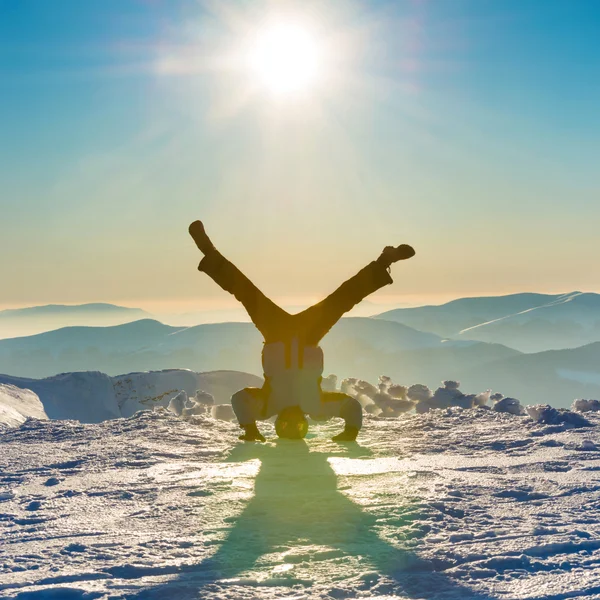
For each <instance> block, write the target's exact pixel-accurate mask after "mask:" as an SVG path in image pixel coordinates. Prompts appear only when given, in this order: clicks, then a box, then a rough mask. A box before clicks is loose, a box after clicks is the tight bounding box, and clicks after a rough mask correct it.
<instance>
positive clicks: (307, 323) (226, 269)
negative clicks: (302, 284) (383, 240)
mask: <svg viewBox="0 0 600 600" xmlns="http://www.w3.org/2000/svg"><path fill="white" fill-rule="evenodd" d="M198 269H199V270H200V271H203V272H204V273H206V274H207V275H208V276H210V277H211V278H212V279H213V281H214V282H215V283H217V284H218V285H219V286H221V287H222V288H223V289H224V290H225V291H227V292H229V293H230V294H233V295H234V296H235V297H236V299H237V300H239V301H240V302H241V303H242V304H243V305H244V308H245V309H246V311H247V312H248V314H249V315H250V318H251V319H252V322H253V323H254V325H256V328H257V329H258V330H259V331H260V332H261V333H262V335H263V337H264V339H265V342H266V343H267V344H269V343H272V342H289V341H290V340H291V339H292V338H295V337H297V338H298V339H299V341H300V342H301V343H302V344H304V345H307V346H316V345H317V344H318V343H319V342H320V341H321V339H323V337H324V336H325V335H326V334H327V332H328V331H329V330H330V329H331V328H332V327H333V326H334V325H335V324H336V323H337V322H338V321H339V320H340V318H341V317H342V316H343V315H344V313H346V312H348V311H349V310H351V309H352V308H353V307H354V306H355V305H356V304H358V303H359V302H361V301H362V300H363V299H364V298H366V297H367V296H368V295H369V294H372V293H373V292H375V291H377V290H378V289H380V288H382V287H383V286H385V285H388V284H389V283H392V278H391V276H390V274H389V273H388V271H387V269H386V268H385V267H383V266H382V265H380V264H379V263H378V262H377V261H373V262H372V263H370V264H368V265H367V266H366V267H364V268H363V269H361V270H360V271H359V272H358V273H357V274H356V275H354V277H351V278H350V279H348V281H346V282H345V283H343V284H342V285H341V286H340V287H339V288H338V289H337V290H335V292H333V293H332V294H330V295H329V296H327V298H325V300H322V301H321V302H319V303H318V304H315V305H314V306H311V307H310V308H307V309H306V310H304V311H302V312H301V313H298V314H295V315H290V314H289V313H288V312H286V311H285V310H283V309H282V308H280V307H279V306H277V305H276V304H275V303H274V302H273V301H272V300H270V299H269V298H267V297H266V296H265V295H264V294H263V293H262V292H261V291H260V290H259V289H258V288H257V287H256V286H255V285H254V284H253V283H252V282H251V281H250V280H249V279H248V278H247V277H246V276H245V275H244V274H243V273H242V272H241V271H240V270H239V269H238V268H237V267H236V266H235V265H234V264H233V263H231V262H230V261H228V260H227V259H226V258H225V257H224V256H223V255H222V254H221V253H219V252H218V251H216V250H215V251H214V252H211V253H210V254H208V255H206V256H205V257H204V258H203V259H202V261H201V262H200V265H199V267H198Z"/></svg>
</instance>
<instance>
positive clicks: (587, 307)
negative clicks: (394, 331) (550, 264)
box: [374, 292, 600, 352]
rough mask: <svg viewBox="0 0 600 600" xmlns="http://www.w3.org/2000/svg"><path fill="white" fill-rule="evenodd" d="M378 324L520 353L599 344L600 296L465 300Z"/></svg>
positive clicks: (397, 314) (387, 315)
mask: <svg viewBox="0 0 600 600" xmlns="http://www.w3.org/2000/svg"><path fill="white" fill-rule="evenodd" d="M374 318H377V319H384V320H390V321H396V322H399V323H404V324H405V325H408V326H410V327H414V328H415V329H419V330H420V331H429V332H432V333H436V334H437V335H440V336H447V337H450V338H454V339H471V340H477V341H481V342H489V343H498V344H504V345H506V346H509V347H511V348H515V349H517V350H521V351H522V352H541V351H544V350H549V349H561V348H573V347H578V346H583V345H585V344H588V343H591V342H596V341H600V295H599V294H594V293H583V292H570V293H568V294H556V295H550V294H530V293H527V294H511V295H508V296H493V297H479V298H461V299H458V300H453V301H452V302H448V303H446V304H442V305H440V306H422V307H417V308H399V309H395V310H391V311H387V312H384V313H381V314H379V315H377V316H376V317H374Z"/></svg>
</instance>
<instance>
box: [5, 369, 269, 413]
mask: <svg viewBox="0 0 600 600" xmlns="http://www.w3.org/2000/svg"><path fill="white" fill-rule="evenodd" d="M2 384H5V385H9V386H13V387H17V388H21V389H27V390H31V391H32V392H33V393H34V395H37V397H38V398H39V400H41V403H42V404H43V410H45V413H46V414H47V415H48V417H49V418H51V419H73V420H78V421H81V422H82V423H99V422H101V421H105V420H107V419H115V418H119V417H130V416H131V415H133V414H134V413H136V412H137V411H139V410H142V409H146V408H152V407H156V406H165V407H166V406H168V405H169V402H170V401H171V400H172V399H173V398H175V397H176V396H177V395H178V394H180V393H182V392H184V393H185V394H186V396H187V397H190V398H191V397H196V396H197V394H198V393H200V396H198V398H199V401H200V402H203V403H207V402H209V399H210V398H212V399H213V401H214V400H215V399H216V400H217V402H221V403H225V402H226V403H228V402H229V400H230V398H231V395H232V394H233V393H234V392H235V391H237V390H239V389H241V388H244V387H247V386H257V385H258V386H260V385H262V379H261V378H259V377H256V376H254V375H249V374H247V373H240V372H237V371H213V372H208V373H196V372H194V371H189V370H187V369H167V370H164V371H148V372H143V373H129V374H127V375H119V376H116V377H109V376H108V375H106V374H104V373H99V372H94V371H82V372H78V373H62V374H60V375H55V376H53V377H47V378H45V379H27V378H22V377H11V376H9V375H0V386H2ZM184 403H185V400H184ZM1 405H2V402H1V400H0V406H1ZM182 408H183V407H182ZM179 414H180V413H179ZM26 416H27V415H26ZM31 416H36V417H38V418H41V415H37V414H32V415H31ZM0 420H1V417H0ZM13 420H14V419H13ZM21 420H22V419H21ZM19 422H21V421H19Z"/></svg>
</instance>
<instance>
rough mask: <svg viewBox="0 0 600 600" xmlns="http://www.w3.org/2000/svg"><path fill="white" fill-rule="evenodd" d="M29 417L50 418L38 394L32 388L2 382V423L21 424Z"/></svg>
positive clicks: (0, 389) (0, 400) (0, 388)
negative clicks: (26, 388) (25, 388)
mask: <svg viewBox="0 0 600 600" xmlns="http://www.w3.org/2000/svg"><path fill="white" fill-rule="evenodd" d="M28 417H33V418H35V419H47V418H48V416H47V415H46V413H45V412H44V406H43V405H42V403H41V402H40V399H39V398H38V397H37V395H36V394H34V393H33V392H32V391H31V390H24V389H21V388H18V387H16V386H14V385H6V384H1V383H0V425H1V424H4V425H9V426H15V425H20V424H21V423H23V422H24V421H25V420H26V419H27V418H28Z"/></svg>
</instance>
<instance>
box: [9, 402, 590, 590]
mask: <svg viewBox="0 0 600 600" xmlns="http://www.w3.org/2000/svg"><path fill="white" fill-rule="evenodd" d="M586 418H588V420H589V423H590V424H589V425H588V426H585V427H580V428H578V427H573V424H572V423H567V422H562V423H559V424H550V425H549V424H543V423H538V422H535V421H533V420H532V419H530V418H529V417H526V416H520V417H519V416H514V415H510V414H504V413H497V412H495V411H492V410H489V409H483V408H474V409H469V410H464V409H461V408H451V409H446V410H433V411H430V412H428V413H426V414H421V415H414V414H413V415H403V416H402V417H399V418H393V419H388V418H377V417H369V416H367V417H366V419H365V428H364V430H363V431H362V432H361V434H360V436H359V443H358V444H347V445H336V444H334V443H333V442H331V441H330V440H329V437H330V436H331V435H332V434H334V433H336V432H337V431H339V429H340V422H332V423H328V424H319V425H314V424H311V430H310V433H309V438H308V439H307V440H306V441H279V442H276V441H275V439H274V437H273V436H274V433H273V427H272V425H271V424H270V423H266V424H263V425H262V426H261V427H262V429H263V431H264V432H265V434H266V435H267V436H268V442H267V443H266V444H243V443H240V442H238V440H237V435H238V434H239V429H238V428H237V427H236V426H235V425H233V424H231V423H228V422H224V421H216V420H214V419H212V418H211V417H210V416H209V415H201V416H197V417H191V418H190V419H187V420H185V419H181V418H177V417H176V416H175V415H173V414H172V413H171V412H170V411H167V410H166V409H159V410H156V411H143V412H138V413H136V414H135V415H134V416H132V417H131V418H128V419H118V420H112V421H106V422H103V423H99V424H87V425H85V424H79V423H76V422H73V421H40V420H35V419H30V420H28V421H26V422H25V423H24V424H22V425H21V426H20V427H15V428H11V429H5V430H4V431H2V432H0V448H1V449H2V451H1V452H0V540H2V542H1V543H0V597H2V598H20V599H21V600H24V599H47V598H61V599H62V598H65V599H84V598H106V599H108V598H111V599H119V598H139V599H163V598H165V599H171V598H173V599H187V598H190V599H191V598H202V599H209V598H210V599H215V600H225V599H227V600H234V599H235V600H237V599H251V598H261V599H266V600H272V599H276V598H294V599H296V600H300V599H303V598H306V599H308V598H311V599H312V598H319V599H326V598H327V599H332V598H370V599H371V600H375V599H378V600H382V599H384V598H413V599H427V600H443V599H445V600H449V599H451V598H452V599H459V598H461V599H462V598H476V599H479V600H484V599H491V598H510V599H526V598H527V599H534V598H535V599H540V600H541V599H544V600H558V599H564V598H581V597H585V598H600V451H598V449H597V448H598V446H597V444H598V441H599V440H598V435H597V433H596V431H597V426H598V424H600V414H598V413H595V412H592V413H586Z"/></svg>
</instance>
